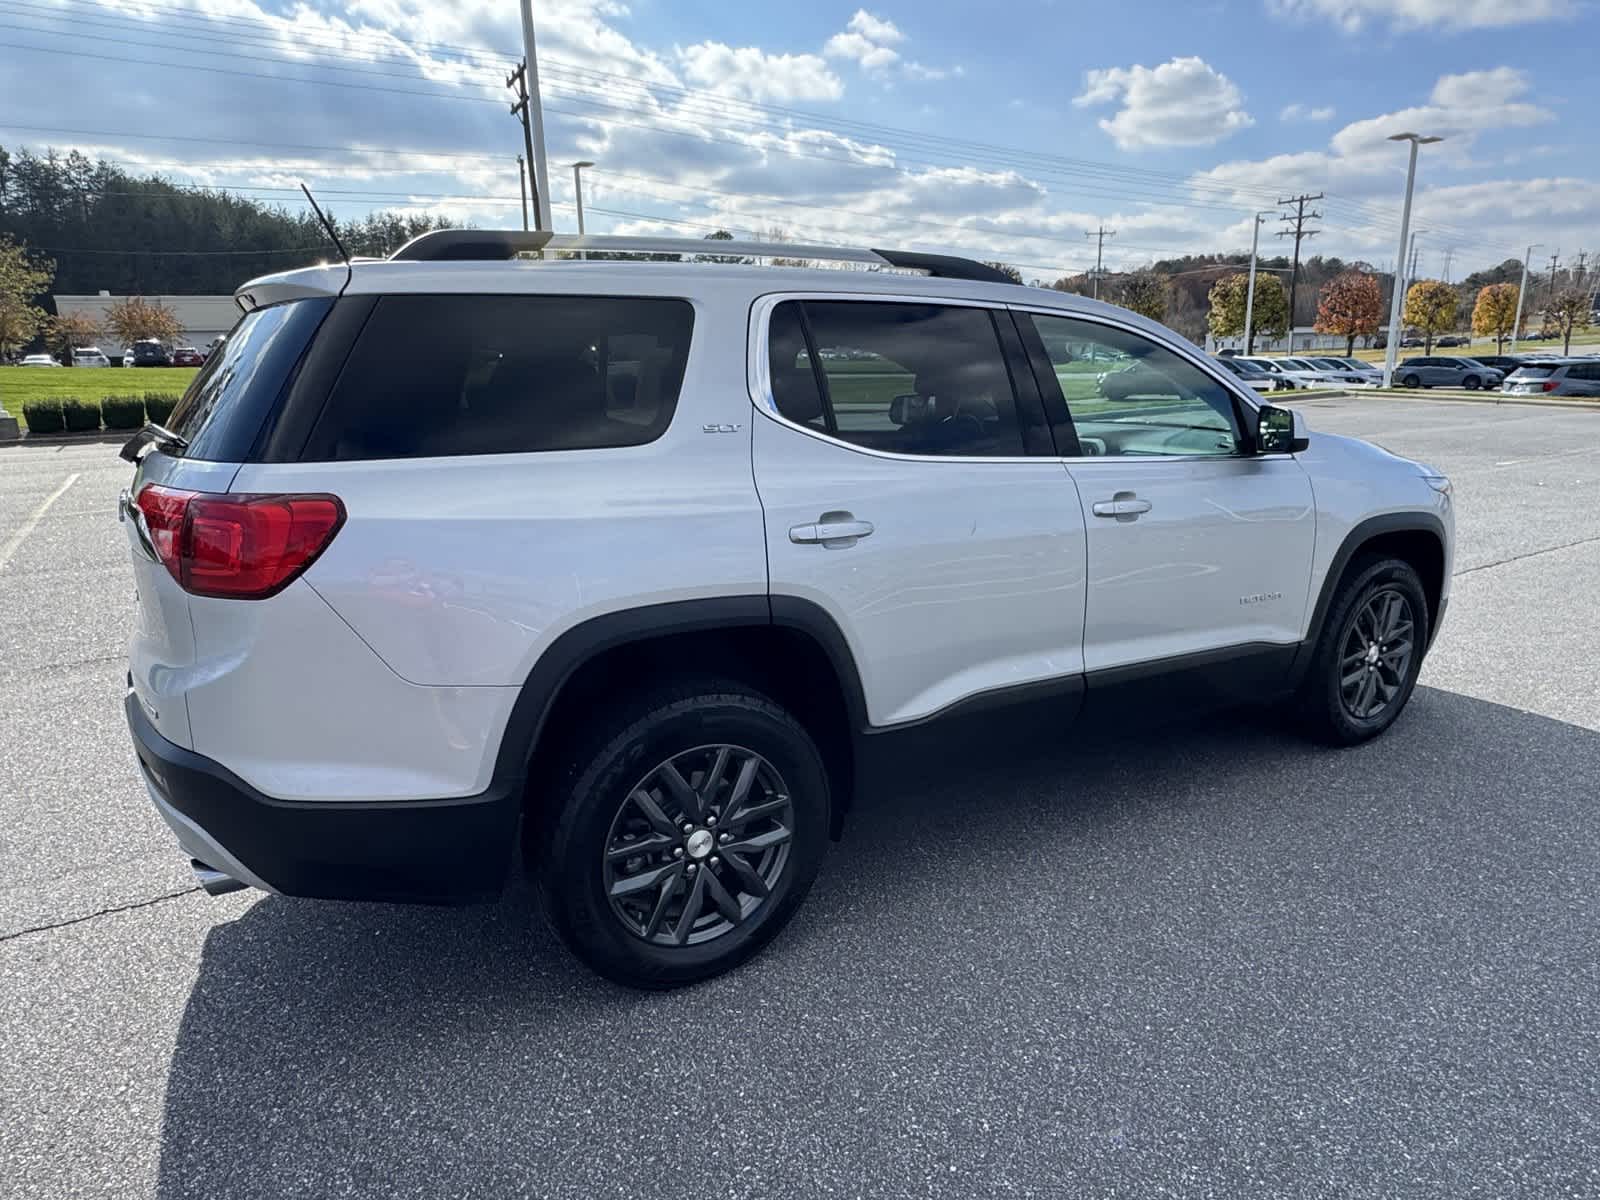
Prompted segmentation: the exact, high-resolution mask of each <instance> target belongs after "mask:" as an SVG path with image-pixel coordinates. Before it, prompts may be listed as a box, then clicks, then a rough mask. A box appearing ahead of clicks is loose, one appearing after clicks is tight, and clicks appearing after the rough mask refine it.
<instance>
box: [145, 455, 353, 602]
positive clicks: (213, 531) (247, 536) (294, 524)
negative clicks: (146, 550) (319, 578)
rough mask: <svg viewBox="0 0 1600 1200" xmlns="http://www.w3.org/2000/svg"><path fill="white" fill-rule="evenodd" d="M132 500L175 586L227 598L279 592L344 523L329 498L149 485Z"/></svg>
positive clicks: (262, 596) (336, 500)
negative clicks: (184, 489) (197, 490)
mask: <svg viewBox="0 0 1600 1200" xmlns="http://www.w3.org/2000/svg"><path fill="white" fill-rule="evenodd" d="M134 503H135V505H136V506H137V507H138V509H139V512H140V513H141V514H142V515H143V519H144V527H145V530H146V532H147V533H148V534H149V537H150V545H151V546H152V548H154V550H155V552H156V557H157V558H159V559H160V560H161V562H162V564H163V565H164V566H165V567H166V568H167V570H168V571H169V572H171V574H172V577H173V578H174V579H176V580H177V581H178V585H179V586H180V587H182V588H183V590H184V591H186V592H191V593H193V594H194V595H196V596H217V597H221V598H224V599H229V600H264V599H266V598H267V597H268V596H273V595H276V594H277V593H278V592H281V591H282V590H283V589H284V588H286V587H288V586H289V584H291V583H293V582H294V580H295V579H296V577H298V576H299V574H300V573H301V572H302V571H304V570H305V569H306V568H307V567H309V566H310V565H311V564H312V563H313V562H315V561H316V558H317V555H319V554H321V553H322V552H323V551H324V550H325V549H327V547H328V543H329V542H331V541H333V535H334V534H336V533H338V532H339V526H341V525H343V524H344V504H343V503H342V502H341V501H340V499H339V497H337V496H272V495H265V496H255V495H225V494H217V493H211V492H190V491H182V490H180V489H177V488H167V487H162V486H161V485H160V484H154V483H152V484H149V485H148V486H146V487H145V488H144V489H143V490H142V491H140V493H139V496H138V498H137V499H136V500H135V501H134Z"/></svg>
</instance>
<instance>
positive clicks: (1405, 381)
mask: <svg viewBox="0 0 1600 1200" xmlns="http://www.w3.org/2000/svg"><path fill="white" fill-rule="evenodd" d="M1400 386H1401V387H1408V388H1414V387H1421V386H1422V380H1421V379H1420V378H1418V377H1417V376H1415V375H1406V376H1403V377H1402V378H1401V380H1400Z"/></svg>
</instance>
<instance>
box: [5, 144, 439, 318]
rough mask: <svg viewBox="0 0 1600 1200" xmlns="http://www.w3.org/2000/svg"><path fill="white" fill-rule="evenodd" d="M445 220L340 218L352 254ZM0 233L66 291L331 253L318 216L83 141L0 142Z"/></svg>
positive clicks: (283, 265) (191, 281)
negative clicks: (170, 177)
mask: <svg viewBox="0 0 1600 1200" xmlns="http://www.w3.org/2000/svg"><path fill="white" fill-rule="evenodd" d="M447 224H448V222H444V221H440V220H439V219H437V218H434V217H426V216H416V215H413V214H404V213H392V212H382V213H373V214H371V215H369V216H366V217H364V218H362V219H361V220H358V221H349V222H340V223H339V235H340V237H341V238H342V239H343V240H344V242H345V245H346V246H347V247H348V249H349V250H350V252H351V253H352V254H375V255H376V254H384V253H387V252H388V251H390V250H393V249H395V248H397V247H398V246H400V245H401V244H402V243H403V242H405V241H407V240H408V239H410V238H412V237H414V236H415V235H416V234H418V233H422V232H424V231H426V230H429V229H437V228H442V227H444V226H445V225H447ZM0 235H9V236H10V238H11V239H12V240H13V241H15V242H17V243H21V244H24V245H26V246H28V247H29V248H30V249H31V250H33V251H35V252H36V253H37V255H38V256H39V257H41V258H48V259H49V260H50V261H51V262H53V263H54V281H53V285H52V286H53V290H54V291H56V292H59V293H61V294H63V295H93V294H94V293H96V292H100V291H108V292H110V293H111V294H112V295H134V296H137V295H144V296H149V295H161V294H166V295H195V296H218V295H228V294H230V293H231V292H232V291H233V290H234V288H236V287H238V286H239V284H240V283H241V282H243V281H244V280H246V279H250V278H253V277H254V276H257V275H265V274H268V273H269V272H272V271H282V270H287V269H289V268H292V267H298V266H305V265H306V264H308V263H312V262H316V261H317V260H318V259H322V258H328V257H331V256H332V255H333V253H334V251H333V247H332V245H331V244H330V243H329V241H328V235H327V233H326V232H325V231H324V230H323V228H322V226H321V224H320V223H319V222H318V221H317V219H316V217H315V216H314V215H312V214H311V213H309V212H290V211H289V210H288V209H286V208H284V207H283V206H281V205H274V204H265V203H262V202H260V201H257V200H252V199H248V198H245V197H242V196H237V195H233V194H231V193H228V192H223V191H216V190H212V189H205V188H190V187H180V186H179V185H177V184H174V183H170V182H168V181H167V180H165V179H162V178H160V177H159V176H137V175H131V174H129V173H128V172H127V171H124V170H123V169H122V168H121V167H118V166H116V165H115V164H113V163H108V162H105V161H92V160H91V159H89V158H88V157H87V156H85V155H83V154H81V153H79V152H78V151H76V150H73V151H70V152H69V153H67V154H64V155H63V154H59V153H57V152H56V151H54V150H47V151H45V152H44V153H43V154H35V153H33V152H32V151H30V150H27V149H20V150H15V151H13V150H8V149H6V148H5V147H4V146H0Z"/></svg>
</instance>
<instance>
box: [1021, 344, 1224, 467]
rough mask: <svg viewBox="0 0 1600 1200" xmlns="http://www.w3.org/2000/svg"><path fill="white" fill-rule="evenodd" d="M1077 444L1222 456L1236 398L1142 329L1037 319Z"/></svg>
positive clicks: (1098, 449)
mask: <svg viewBox="0 0 1600 1200" xmlns="http://www.w3.org/2000/svg"><path fill="white" fill-rule="evenodd" d="M1030 319H1031V320H1032V321H1033V323H1034V324H1035V326H1037V327H1038V330H1039V337H1040V338H1041V339H1042V340H1043V342H1044V345H1045V351H1046V353H1047V354H1048V355H1049V357H1050V364H1051V366H1052V368H1053V369H1054V373H1055V379H1056V382H1057V384H1059V386H1060V388H1061V393H1062V396H1063V397H1064V398H1065V400H1066V403H1067V408H1068V409H1069V411H1071V413H1072V423H1073V425H1074V426H1076V428H1077V432H1078V442H1079V444H1080V445H1081V446H1082V448H1083V453H1085V454H1089V455H1101V454H1111V455H1129V456H1134V455H1139V456H1143V455H1172V454H1206V455H1212V454H1215V455H1224V454H1236V453H1238V452H1239V449H1240V446H1241V441H1242V439H1241V438H1240V435H1239V425H1238V418H1237V416H1236V415H1235V410H1234V402H1233V395H1232V393H1231V392H1229V391H1228V390H1227V388H1225V387H1223V385H1222V384H1221V383H1219V382H1218V381H1217V380H1215V379H1213V378H1212V377H1211V376H1210V375H1208V374H1206V372H1204V371H1202V370H1200V368H1199V367H1197V366H1195V365H1194V364H1193V363H1190V362H1188V361H1187V360H1186V359H1184V358H1182V357H1180V356H1179V355H1177V354H1174V353H1173V352H1172V351H1170V350H1168V349H1166V348H1165V347H1163V346H1160V345H1157V344H1156V343H1155V342H1152V341H1150V340H1149V339H1148V338H1146V337H1144V336H1143V335H1142V334H1137V333H1134V332H1132V331H1131V330H1127V329H1118V328H1116V327H1113V326H1109V325H1097V324H1094V323H1093V322H1089V321H1078V320H1074V319H1072V318H1070V317H1045V316H1034V317H1032V318H1030Z"/></svg>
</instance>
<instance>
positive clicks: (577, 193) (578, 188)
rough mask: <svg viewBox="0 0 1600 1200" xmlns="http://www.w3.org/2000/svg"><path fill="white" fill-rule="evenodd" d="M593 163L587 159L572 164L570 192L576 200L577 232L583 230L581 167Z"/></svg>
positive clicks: (589, 165)
mask: <svg viewBox="0 0 1600 1200" xmlns="http://www.w3.org/2000/svg"><path fill="white" fill-rule="evenodd" d="M592 166H594V164H593V163H592V162H590V161H589V160H588V159H584V160H583V161H582V162H575V163H573V164H572V194H573V196H574V197H575V198H576V199H577V202H578V232H579V233H580V234H581V233H582V232H583V169H584V168H585V167H592Z"/></svg>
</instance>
